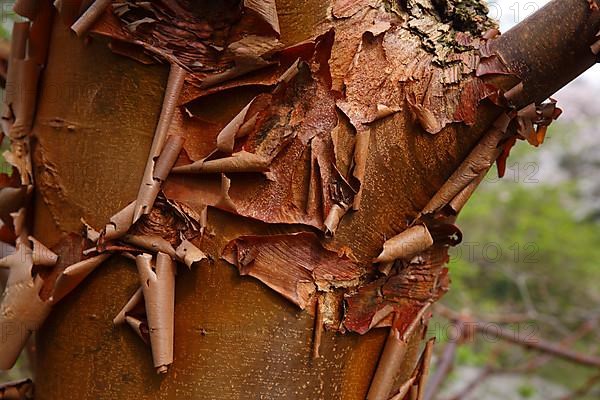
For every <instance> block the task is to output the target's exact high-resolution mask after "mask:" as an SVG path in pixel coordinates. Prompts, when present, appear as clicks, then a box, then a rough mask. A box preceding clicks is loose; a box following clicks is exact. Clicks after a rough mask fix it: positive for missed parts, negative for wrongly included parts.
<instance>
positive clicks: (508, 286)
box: [0, 0, 600, 400]
mask: <svg viewBox="0 0 600 400" xmlns="http://www.w3.org/2000/svg"><path fill="white" fill-rule="evenodd" d="M557 1H558V0H557ZM547 2H548V1H545V0H537V1H534V0H527V1H526V0H519V1H517V0H495V1H493V0H491V1H490V2H489V8H490V15H491V16H492V17H494V18H496V19H497V20H499V22H500V26H501V29H502V31H506V30H508V29H510V28H511V27H512V26H513V25H515V24H516V23H518V22H520V21H522V20H524V19H525V18H526V17H527V16H528V15H530V14H531V13H533V12H535V11H536V10H537V9H539V8H540V7H542V6H543V5H544V4H545V3H547ZM0 5H1V7H2V8H1V12H2V23H1V24H0V37H1V38H3V39H4V40H7V39H8V38H9V32H10V30H11V25H12V22H13V21H14V19H15V16H14V14H13V13H12V11H11V6H12V1H0ZM5 43H7V42H3V43H0V50H2V48H3V46H5ZM599 90H600V65H597V66H596V67H594V68H592V69H591V70H589V71H588V72H586V73H585V74H584V75H582V76H581V77H579V78H578V79H577V80H576V81H574V82H572V83H571V84H569V85H568V86H567V87H565V88H563V89H562V90H561V91H560V92H558V93H557V94H556V95H555V96H554V98H555V99H557V100H558V104H559V106H560V107H561V108H562V109H563V110H564V113H563V115H562V116H561V117H560V118H559V120H558V121H557V122H555V123H554V124H552V125H551V127H550V129H549V133H548V136H547V139H546V142H545V143H544V144H543V145H542V146H541V147H540V148H539V149H534V148H532V147H530V146H529V145H528V144H527V143H526V142H518V144H517V146H516V147H515V148H514V149H513V151H512V154H511V157H510V158H509V161H508V165H507V172H506V175H505V177H504V178H503V179H501V180H499V179H498V178H497V172H496V170H495V168H493V169H492V170H491V171H490V173H489V175H488V176H487V178H486V179H485V181H484V183H483V184H482V186H481V187H480V189H479V190H478V191H477V192H476V194H475V195H474V196H473V198H472V199H471V201H470V203H469V204H468V205H467V207H466V208H465V209H464V210H463V212H462V214H461V216H460V218H459V220H458V225H459V226H460V227H461V229H462V231H463V234H464V241H463V243H462V244H461V245H460V246H459V247H457V248H455V249H453V251H452V260H451V262H450V265H449V268H450V271H451V277H452V286H451V290H450V292H449V293H448V294H447V295H446V296H445V297H444V298H443V300H442V302H441V305H440V306H438V307H437V309H436V315H438V316H436V317H435V318H434V320H433V321H432V322H431V324H430V327H429V335H431V336H434V335H435V336H436V337H437V338H438V345H437V346H436V354H435V357H434V360H433V370H432V379H436V375H437V377H439V378H440V379H441V380H442V381H443V384H442V385H441V390H439V391H437V392H436V393H433V392H430V393H429V395H430V398H429V399H428V400H433V399H436V400H450V399H466V400H475V399H480V400H481V399H483V400H501V399H502V400H504V399H507V400H508V399H510V400H513V399H514V400H517V399H534V400H537V399H539V400H542V399H543V400H548V399H550V400H554V399H556V400H559V399H562V400H568V399H590V400H591V399H599V398H600V374H599V369H598V368H595V369H594V368H590V367H585V366H582V365H580V363H576V362H568V361H563V360H560V359H559V358H556V357H551V356H549V355H548V354H547V353H545V352H539V351H533V350H527V349H525V348H524V346H521V345H516V344H511V343H509V342H507V341H506V340H501V339H500V338H499V337H498V335H494V334H487V335H483V334H472V332H471V331H470V330H468V329H464V327H463V328H461V326H459V325H458V324H457V322H456V321H457V320H460V321H463V322H464V321H472V320H478V321H484V322H486V323H487V324H488V325H489V326H493V327H495V328H496V329H502V330H503V332H511V333H512V334H513V335H514V337H515V338H517V339H519V340H521V341H527V340H531V341H534V342H536V343H539V342H540V341H544V343H546V342H547V343H551V344H552V346H555V347H558V348H559V349H566V350H570V351H575V352H580V353H582V354H588V355H593V354H598V355H600V348H599V344H600V333H599V332H600V330H599V329H598V325H599V324H598V320H599V318H600V268H599V266H600V225H599V223H600V132H598V131H599V130H600V129H599V126H600V125H599V122H600V102H599V101H598V100H597V97H596V96H597V93H599ZM2 168H3V169H4V168H5V166H3V167H2ZM2 250H3V251H4V250H6V249H2ZM444 365H446V366H449V367H448V368H445V367H444ZM28 374H29V373H28V366H27V365H26V363H25V361H20V363H19V364H18V365H17V367H16V368H14V369H13V370H11V371H10V372H8V373H5V374H2V373H0V382H2V381H7V380H14V379H19V378H22V377H27V376H28Z"/></svg>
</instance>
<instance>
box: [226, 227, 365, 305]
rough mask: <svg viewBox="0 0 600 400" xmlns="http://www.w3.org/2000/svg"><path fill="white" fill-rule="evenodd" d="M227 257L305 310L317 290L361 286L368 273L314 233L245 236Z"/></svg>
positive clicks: (229, 246)
mask: <svg viewBox="0 0 600 400" xmlns="http://www.w3.org/2000/svg"><path fill="white" fill-rule="evenodd" d="M223 258H224V259H225V260H227V262H229V263H231V264H233V265H235V266H236V267H237V268H238V270H239V271H240V274H241V275H250V276H252V277H254V278H256V279H258V280H260V281H261V282H263V283H264V284H266V285H267V286H269V287H270V288H271V289H273V290H275V291H276V292H278V293H279V294H281V295H282V296H284V297H285V298H287V299H288V300H290V301H292V302H293V303H294V304H296V305H297V306H298V307H300V308H302V309H304V308H306V306H307V305H308V304H309V301H310V299H311V297H312V296H313V295H314V294H315V293H316V292H317V291H325V292H326V291H332V290H336V289H348V288H353V287H357V286H358V285H359V283H360V278H361V276H362V275H363V274H364V271H363V269H362V268H360V267H359V266H358V265H357V264H356V263H355V262H354V261H352V260H351V259H350V258H348V257H347V256H345V255H341V256H340V255H339V254H338V253H337V252H335V251H331V250H328V249H326V248H324V247H323V246H322V245H321V243H320V241H319V239H318V237H317V236H316V235H315V234H313V233H308V232H303V233H296V234H291V235H273V236H241V237H239V238H237V239H235V240H233V241H231V242H229V243H228V244H227V246H226V247H225V250H224V251H223Z"/></svg>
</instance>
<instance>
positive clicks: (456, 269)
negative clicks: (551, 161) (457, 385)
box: [433, 127, 600, 399]
mask: <svg viewBox="0 0 600 400" xmlns="http://www.w3.org/2000/svg"><path fill="white" fill-rule="evenodd" d="M556 128H557V127H555V130H554V132H555V133H556ZM563 133H564V132H563ZM559 134H560V133H559ZM526 147H527V146H526V145H524V144H523V143H521V144H520V148H517V151H515V152H514V153H513V155H512V156H511V158H510V159H509V164H508V165H509V173H507V177H506V178H505V180H504V181H498V180H497V179H496V177H495V174H496V173H497V172H496V170H495V168H493V169H492V170H491V171H490V174H489V175H488V177H487V178H486V179H485V180H484V183H483V184H482V185H481V187H480V188H479V190H478V191H477V192H476V193H475V194H474V195H473V197H472V199H471V200H470V202H469V204H468V205H467V206H466V207H465V209H464V210H463V211H462V213H461V215H460V217H459V218H458V222H457V223H458V225H459V226H460V228H461V230H462V231H463V234H464V239H463V243H462V244H461V245H460V246H458V247H457V248H455V249H452V250H451V262H450V264H449V269H450V276H451V279H452V285H451V289H450V291H449V292H448V294H447V295H446V296H445V297H444V298H443V300H442V303H444V304H445V305H447V306H448V307H451V308H452V309H454V310H458V311H466V312H468V313H471V314H474V315H478V316H481V317H483V318H486V316H487V318H488V319H489V318H491V320H490V322H495V321H494V319H493V318H494V316H499V315H507V314H522V315H524V316H526V317H529V319H528V320H525V321H524V322H522V323H519V324H513V325H505V326H506V327H507V329H512V330H514V331H518V332H521V334H524V335H529V334H532V333H535V334H536V335H539V336H540V337H543V338H545V339H547V340H551V341H556V342H558V341H560V340H562V339H563V338H564V337H566V336H568V335H569V334H570V333H572V332H573V331H574V330H576V329H577V328H578V327H579V326H580V325H581V324H582V322H583V321H585V320H587V319H594V318H599V317H600V285H599V284H598V283H599V282H600V226H599V225H598V223H597V222H596V221H595V220H593V219H592V218H589V219H588V218H581V217H578V215H580V213H578V212H577V211H578V208H579V207H580V205H581V201H580V200H581V199H579V198H578V193H577V190H576V182H574V181H560V182H559V183H556V182H553V183H544V182H542V181H541V180H540V179H537V178H538V176H537V172H536V171H539V167H540V166H539V164H537V163H538V161H536V159H535V158H533V154H534V153H532V152H530V151H528V150H527V148H526ZM510 171H512V174H511V173H510ZM433 323H437V324H443V323H444V322H443V320H441V319H436V320H434V322H433ZM439 336H441V338H440V339H441V341H442V342H443V341H446V340H447V339H448V338H447V337H444V336H447V335H444V332H443V331H442V335H439ZM598 342H599V337H598V335H597V334H596V330H594V331H593V332H591V333H590V334H588V335H586V336H585V337H584V338H583V339H582V340H580V341H579V342H578V344H577V345H576V346H575V349H576V350H578V351H581V352H583V353H587V354H589V353H591V352H597V351H598V349H597V348H596V344H597V343H598ZM440 347H443V345H442V346H440ZM494 350H497V343H495V342H491V341H486V340H483V339H482V338H481V337H478V338H477V339H475V340H474V341H473V342H469V343H468V344H467V345H463V346H460V347H459V349H458V351H457V358H456V359H457V362H458V364H461V365H475V366H483V365H486V364H488V363H489V362H490V360H491V359H492V351H494ZM534 356H535V353H528V352H526V351H524V350H523V349H522V348H520V347H517V346H506V347H504V348H503V352H502V354H501V355H500V356H499V357H496V358H495V361H493V363H494V364H495V365H496V366H499V367H515V366H518V365H522V364H524V363H525V362H526V361H527V360H528V359H530V358H531V357H534ZM592 372H594V371H591V370H590V369H586V368H583V367H579V366H575V365H573V364H571V363H568V362H564V361H559V360H552V361H551V362H549V363H548V364H546V365H544V366H543V367H542V368H540V369H538V370H536V371H535V372H533V373H535V374H538V375H539V376H541V377H543V378H546V379H548V380H550V381H552V382H556V383H560V384H563V385H565V386H567V387H570V388H575V387H577V386H578V385H582V384H583V383H584V382H585V380H586V379H587V377H588V376H589V375H590V373H592ZM516 395H518V396H521V397H523V398H527V397H531V396H532V395H533V393H531V392H530V391H529V389H528V388H526V387H525V386H523V387H521V388H517V393H516ZM595 396H597V394H596V395H595ZM587 398H589V399H592V398H597V397H594V395H591V397H586V399H587Z"/></svg>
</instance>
